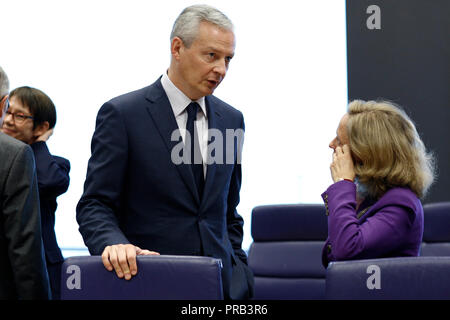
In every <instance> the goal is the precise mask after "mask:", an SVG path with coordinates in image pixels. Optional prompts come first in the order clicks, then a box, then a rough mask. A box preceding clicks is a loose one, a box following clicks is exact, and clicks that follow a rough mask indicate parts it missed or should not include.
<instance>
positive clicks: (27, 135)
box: [2, 96, 35, 144]
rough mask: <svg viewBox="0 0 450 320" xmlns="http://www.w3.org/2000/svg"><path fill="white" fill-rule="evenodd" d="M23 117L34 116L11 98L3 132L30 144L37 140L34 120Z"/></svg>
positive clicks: (16, 100) (15, 99) (25, 107)
mask: <svg viewBox="0 0 450 320" xmlns="http://www.w3.org/2000/svg"><path fill="white" fill-rule="evenodd" d="M12 114H14V116H13V115H12ZM22 116H32V115H31V114H30V109H29V108H28V107H27V106H25V105H23V104H22V102H21V101H20V100H19V99H17V98H16V97H14V96H13V97H11V98H10V100H9V109H8V111H7V113H6V114H5V117H4V120H3V126H2V132H3V133H6V134H7V135H10V136H11V137H13V138H16V139H18V140H20V141H22V142H25V143H27V144H30V143H32V142H33V141H34V140H35V130H33V126H34V124H33V120H32V119H30V118H24V117H22Z"/></svg>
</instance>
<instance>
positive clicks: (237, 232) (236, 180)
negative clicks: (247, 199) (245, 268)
mask: <svg viewBox="0 0 450 320" xmlns="http://www.w3.org/2000/svg"><path fill="white" fill-rule="evenodd" d="M240 129H242V132H243V131H244V130H245V125H244V118H243V117H242V115H241V126H240ZM242 144H243V135H242V139H241V140H240V141H239V139H237V143H235V153H236V158H235V164H234V170H233V174H232V177H231V182H230V189H229V192H228V206H227V208H228V211H227V225H228V237H229V239H230V242H231V245H232V247H233V250H234V253H235V255H236V256H237V257H238V258H239V259H240V260H242V262H244V263H245V264H247V255H246V254H245V252H244V250H242V240H243V237H244V231H243V225H244V219H242V217H241V216H240V215H239V213H238V212H237V209H236V208H237V206H238V204H239V199H240V198H239V192H240V189H241V181H242V168H241V163H240V159H241V152H242Z"/></svg>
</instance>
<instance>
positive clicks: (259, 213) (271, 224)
mask: <svg viewBox="0 0 450 320" xmlns="http://www.w3.org/2000/svg"><path fill="white" fill-rule="evenodd" d="M251 230H252V237H253V240H254V241H283V240H285V241H295V240H326V238H327V235H328V222H327V216H326V215H325V206H324V205H323V204H289V205H267V206H258V207H255V208H254V209H253V212H252V226H251Z"/></svg>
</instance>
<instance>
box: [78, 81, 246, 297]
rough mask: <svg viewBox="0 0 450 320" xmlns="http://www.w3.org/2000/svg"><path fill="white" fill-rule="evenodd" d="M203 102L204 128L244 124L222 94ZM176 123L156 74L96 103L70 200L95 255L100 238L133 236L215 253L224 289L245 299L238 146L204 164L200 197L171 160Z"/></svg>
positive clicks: (162, 248)
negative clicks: (78, 182) (88, 151)
mask: <svg viewBox="0 0 450 320" xmlns="http://www.w3.org/2000/svg"><path fill="white" fill-rule="evenodd" d="M206 106H207V114H208V125H209V129H212V128H214V129H217V130H219V131H220V132H222V133H223V135H224V136H225V130H226V129H239V128H241V129H243V128H244V120H243V116H242V113H241V112H239V111H238V110H236V109H234V108H232V107H231V106H229V105H227V104H226V103H224V102H223V101H221V100H219V99H217V98H216V97H214V96H207V97H206ZM176 129H178V126H177V122H176V120H175V116H174V114H173V111H172V108H171V106H170V103H169V100H168V98H167V95H166V93H165V91H164V89H163V88H162V85H161V82H160V79H158V80H157V81H156V82H155V83H154V84H153V85H151V86H149V87H146V88H143V89H141V90H138V91H135V92H131V93H128V94H125V95H122V96H119V97H117V98H115V99H112V100H111V101H109V102H107V103H105V104H104V105H103V106H102V108H101V109H100V111H99V113H98V117H97V123H96V129H95V133H94V136H93V138H92V146H91V147H92V156H91V159H90V160H89V165H88V172H87V177H86V182H85V186H84V188H85V189H84V194H83V195H82V197H81V199H80V201H79V203H78V206H77V220H78V223H79V225H80V232H81V234H82V236H83V238H84V241H85V243H86V245H87V247H88V248H89V251H90V252H91V253H92V254H96V255H99V254H101V253H102V252H103V249H104V248H105V246H107V245H112V244H119V243H132V244H134V245H137V246H139V247H141V248H143V249H149V250H154V251H157V252H159V253H161V254H179V255H205V256H211V257H215V258H220V259H222V263H223V270H222V280H223V286H224V296H225V297H226V298H235V299H244V298H248V297H250V296H251V294H252V290H253V276H252V273H251V271H250V269H249V268H248V266H247V257H246V254H245V252H244V251H243V250H242V248H241V243H242V238H243V229H242V226H243V219H242V217H241V216H240V215H239V214H238V213H237V211H236V206H237V205H238V203H239V190H240V186H241V165H240V164H238V163H237V161H236V159H237V156H238V154H237V152H238V151H237V150H238V148H237V147H236V148H234V150H233V152H234V156H233V157H234V161H235V162H234V163H232V164H211V165H208V169H207V176H206V181H205V189H204V194H203V198H202V200H201V201H200V200H199V196H198V194H197V189H196V187H195V182H194V177H193V174H192V171H191V169H190V166H189V165H187V164H180V165H175V164H174V163H173V162H172V160H171V152H172V150H173V148H174V147H175V145H177V144H179V142H180V141H171V135H172V132H173V131H174V130H176ZM225 145H226V144H225V143H224V144H223V147H224V148H225ZM223 154H224V157H225V152H224V153H223ZM233 157H232V158H233Z"/></svg>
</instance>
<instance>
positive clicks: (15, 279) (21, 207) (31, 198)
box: [0, 68, 51, 299]
mask: <svg viewBox="0 0 450 320" xmlns="http://www.w3.org/2000/svg"><path fill="white" fill-rule="evenodd" d="M8 89H9V88H8V79H7V77H6V74H5V72H4V71H3V69H2V68H0V125H1V123H2V122H3V118H4V115H5V113H6V112H7V110H8ZM0 155H1V161H0V181H1V184H0V299H49V298H50V297H51V293H50V286H49V280H48V275H47V269H46V264H45V258H44V250H43V245H42V237H41V221H40V211H39V195H38V189H37V181H36V168H35V164H34V157H33V152H32V150H31V148H30V147H29V146H27V145H26V144H24V143H22V142H20V141H18V140H16V139H13V138H11V137H9V136H7V135H6V134H4V133H2V132H0Z"/></svg>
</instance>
